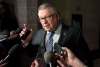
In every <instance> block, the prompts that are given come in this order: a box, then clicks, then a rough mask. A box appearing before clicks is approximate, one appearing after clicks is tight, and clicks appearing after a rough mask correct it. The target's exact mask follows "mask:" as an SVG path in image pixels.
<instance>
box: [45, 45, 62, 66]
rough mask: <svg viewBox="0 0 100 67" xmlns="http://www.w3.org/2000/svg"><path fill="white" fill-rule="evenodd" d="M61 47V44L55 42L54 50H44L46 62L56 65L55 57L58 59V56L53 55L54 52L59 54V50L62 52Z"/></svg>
mask: <svg viewBox="0 0 100 67" xmlns="http://www.w3.org/2000/svg"><path fill="white" fill-rule="evenodd" d="M62 51H63V50H62V48H61V46H60V45H59V44H58V43H55V45H54V51H51V52H48V51H46V52H45V53H44V61H45V63H46V64H49V63H51V65H52V67H56V65H57V62H56V61H57V59H59V57H58V56H56V55H55V53H57V54H59V55H61V52H62Z"/></svg>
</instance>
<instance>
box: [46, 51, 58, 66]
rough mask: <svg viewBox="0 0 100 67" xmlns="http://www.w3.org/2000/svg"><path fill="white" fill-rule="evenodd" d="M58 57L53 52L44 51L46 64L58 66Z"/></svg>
mask: <svg viewBox="0 0 100 67" xmlns="http://www.w3.org/2000/svg"><path fill="white" fill-rule="evenodd" d="M56 60H57V57H56V56H55V55H54V53H53V52H47V51H46V52H45V53H44V61H45V63H46V64H49V65H51V66H52V67H56V66H57V62H56Z"/></svg>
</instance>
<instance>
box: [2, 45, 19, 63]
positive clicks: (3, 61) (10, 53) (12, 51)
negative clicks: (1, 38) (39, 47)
mask: <svg viewBox="0 0 100 67" xmlns="http://www.w3.org/2000/svg"><path fill="white" fill-rule="evenodd" d="M19 47H20V45H19V44H16V45H14V46H12V47H11V49H10V50H9V51H8V54H7V56H6V57H5V58H4V59H2V60H1V61H0V64H3V63H6V62H8V61H9V59H10V58H11V56H13V54H14V53H15V51H16V50H17V48H19Z"/></svg>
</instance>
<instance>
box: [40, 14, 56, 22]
mask: <svg viewBox="0 0 100 67" xmlns="http://www.w3.org/2000/svg"><path fill="white" fill-rule="evenodd" d="M55 15H56V14H51V15H49V16H46V17H43V18H40V21H42V20H51V19H52V18H53V17H54V16H55Z"/></svg>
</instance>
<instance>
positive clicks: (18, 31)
mask: <svg viewBox="0 0 100 67" xmlns="http://www.w3.org/2000/svg"><path fill="white" fill-rule="evenodd" d="M20 32H21V29H20V28H17V30H15V31H11V32H10V34H11V35H10V36H9V37H7V35H6V36H5V35H2V38H1V39H0V43H2V42H5V41H8V40H13V39H15V38H19V33H20Z"/></svg>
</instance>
